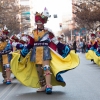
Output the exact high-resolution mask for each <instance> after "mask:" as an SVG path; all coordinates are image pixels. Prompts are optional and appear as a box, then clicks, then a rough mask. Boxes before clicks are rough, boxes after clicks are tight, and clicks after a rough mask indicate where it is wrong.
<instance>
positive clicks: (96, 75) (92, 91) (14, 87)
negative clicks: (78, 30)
mask: <svg viewBox="0 0 100 100" xmlns="http://www.w3.org/2000/svg"><path fill="white" fill-rule="evenodd" d="M78 55H79V57H80V65H79V66H78V67H77V68H76V69H73V70H70V71H68V72H66V73H65V74H63V75H62V76H63V78H64V79H65V81H66V87H60V86H56V87H53V93H52V94H51V95H47V94H45V93H43V92H42V93H36V90H37V89H33V88H29V87H25V86H23V85H21V84H20V82H18V81H17V80H16V79H15V80H12V84H11V85H5V84H2V80H3V78H2V75H1V74H0V100H100V67H99V66H97V65H96V64H93V63H92V62H91V61H89V60H86V58H85V54H82V53H78ZM12 77H13V75H12Z"/></svg>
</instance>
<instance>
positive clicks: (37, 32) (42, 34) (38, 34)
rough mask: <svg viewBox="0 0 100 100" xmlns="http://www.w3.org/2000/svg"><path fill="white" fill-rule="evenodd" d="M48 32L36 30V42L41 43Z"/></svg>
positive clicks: (34, 32) (34, 33)
mask: <svg viewBox="0 0 100 100" xmlns="http://www.w3.org/2000/svg"><path fill="white" fill-rule="evenodd" d="M46 32H47V30H42V31H38V30H34V31H33V36H34V40H35V42H37V41H39V40H40V39H41V38H42V37H43V36H44V35H45V34H46Z"/></svg>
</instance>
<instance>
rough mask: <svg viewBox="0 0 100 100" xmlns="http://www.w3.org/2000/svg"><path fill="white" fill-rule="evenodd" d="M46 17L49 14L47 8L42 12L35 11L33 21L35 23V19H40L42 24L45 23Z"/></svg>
mask: <svg viewBox="0 0 100 100" xmlns="http://www.w3.org/2000/svg"><path fill="white" fill-rule="evenodd" d="M48 17H50V15H49V12H48V10H47V9H46V8H45V9H44V12H42V13H38V12H36V13H35V22H36V23H37V21H39V20H40V21H41V22H42V24H45V23H47V21H48Z"/></svg>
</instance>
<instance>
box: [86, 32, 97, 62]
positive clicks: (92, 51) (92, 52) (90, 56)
mask: <svg viewBox="0 0 100 100" xmlns="http://www.w3.org/2000/svg"><path fill="white" fill-rule="evenodd" d="M96 51H97V41H96V35H95V34H94V33H92V34H91V40H90V49H89V50H88V51H87V53H86V54H85V56H86V59H87V60H91V61H93V62H94V60H95V59H96V58H95V57H94V55H95V54H96Z"/></svg>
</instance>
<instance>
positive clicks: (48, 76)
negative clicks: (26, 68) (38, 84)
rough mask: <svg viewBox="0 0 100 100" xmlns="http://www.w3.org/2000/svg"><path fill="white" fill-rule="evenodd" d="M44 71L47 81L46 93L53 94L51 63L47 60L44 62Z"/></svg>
mask: <svg viewBox="0 0 100 100" xmlns="http://www.w3.org/2000/svg"><path fill="white" fill-rule="evenodd" d="M43 70H44V76H45V80H46V93H47V94H51V93H52V85H51V74H52V73H51V72H50V61H49V60H46V61H44V62H43Z"/></svg>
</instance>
